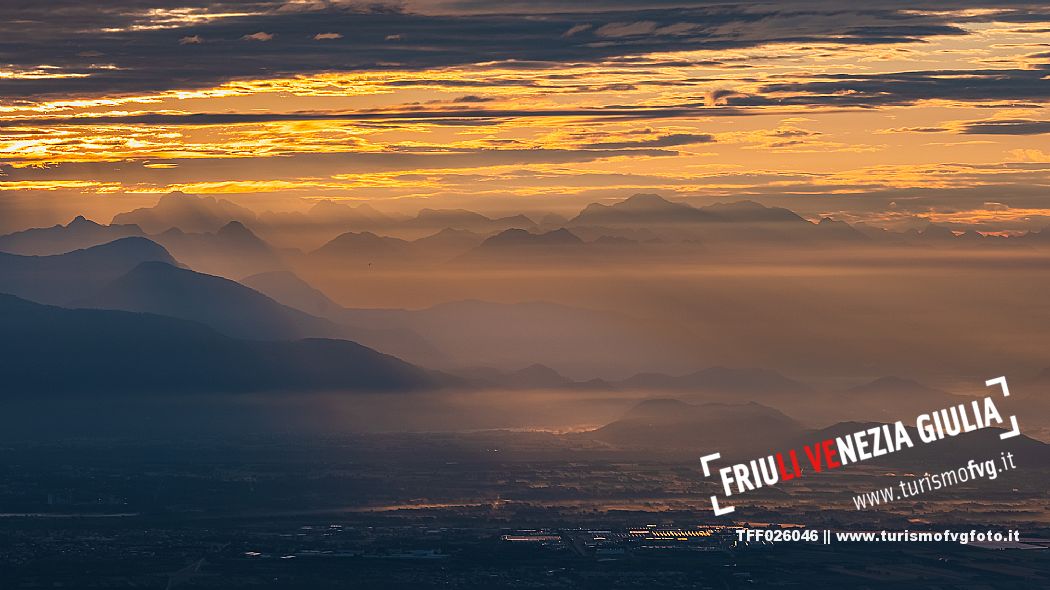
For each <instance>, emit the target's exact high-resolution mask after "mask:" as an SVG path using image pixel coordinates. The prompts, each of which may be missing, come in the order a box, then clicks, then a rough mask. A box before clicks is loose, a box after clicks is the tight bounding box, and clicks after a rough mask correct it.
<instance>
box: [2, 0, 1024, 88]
mask: <svg viewBox="0 0 1050 590" xmlns="http://www.w3.org/2000/svg"><path fill="white" fill-rule="evenodd" d="M493 4H496V3H487V8H486V9H481V8H478V9H477V11H476V12H470V3H455V2H450V3H449V2H446V3H442V2H433V3H428V2H408V3H407V4H404V5H398V6H395V7H389V6H384V5H377V4H371V5H367V6H363V5H359V4H352V3H346V2H327V3H324V6H326V8H324V9H321V10H316V9H312V8H310V6H312V4H311V5H304V4H301V3H286V2H283V1H274V0H256V1H248V2H208V1H204V0H182V1H179V2H173V1H161V0H130V1H126V2H115V1H112V0H110V1H101V2H79V1H78V2H73V1H72V0H55V1H53V2H6V3H5V6H4V9H3V10H4V18H3V19H2V20H0V63H3V64H9V65H8V67H9V68H10V69H12V70H13V71H15V72H31V71H37V70H38V69H39V68H40V67H41V66H49V67H53V68H57V69H54V70H48V71H49V72H60V73H64V74H75V75H76V74H79V75H83V76H82V77H67V78H59V79H55V78H42V77H23V78H19V77H5V78H0V97H3V99H4V100H6V101H16V100H31V99H38V98H41V97H50V96H70V95H77V96H85V95H95V94H114V93H137V92H146V91H157V90H165V89H172V88H194V87H208V86H213V85H215V84H218V83H221V82H225V81H229V80H233V79H244V78H260V77H266V76H274V75H285V74H309V73H313V72H320V71H360V70H369V69H379V68H428V67H441V66H454V65H463V64H470V63H478V62H489V61H502V60H514V63H516V64H518V65H519V66H521V65H524V66H525V67H533V68H535V67H543V66H544V64H563V63H579V62H594V61H601V60H607V59H616V58H620V57H623V56H628V55H638V54H642V53H647V52H656V51H669V50H684V49H699V48H703V49H725V48H741V47H755V46H759V45H764V44H768V43H775V42H796V43H816V42H830V43H839V44H873V43H913V42H918V41H921V40H922V39H923V38H927V37H930V36H936V35H960V34H964V31H963V30H962V29H960V28H959V27H958V26H957V25H955V24H953V22H952V19H951V18H949V15H943V14H923V13H919V12H915V11H912V10H908V9H910V8H914V6H915V4H914V3H896V4H891V3H887V2H875V3H873V4H869V3H866V4H865V7H864V8H859V7H850V8H847V9H843V8H842V7H841V5H837V4H836V5H833V4H830V3H828V4H824V3H821V2H816V3H814V2H808V3H799V2H791V1H788V2H781V3H752V2H741V3H736V4H723V3H714V2H680V3H656V4H648V3H642V2H613V3H604V4H603V8H602V9H598V8H596V7H595V6H592V5H590V4H588V5H587V6H586V10H585V11H584V10H581V7H580V6H579V4H574V3H569V2H565V3H555V4H553V5H551V6H552V11H550V12H544V13H543V14H541V15H536V14H521V13H516V12H515V11H516V10H517V11H522V10H524V9H523V8H521V6H523V5H517V6H515V5H507V8H505V9H504V12H500V11H499V10H497V9H495V8H493ZM548 4H549V5H550V3H548ZM952 4H957V3H952ZM959 4H967V3H959ZM970 5H971V6H977V5H978V4H977V3H972V4H970ZM479 6H480V5H479ZM1002 6H1003V4H1002V3H997V4H996V7H1000V8H1001V7H1002ZM428 9H433V10H431V11H429V12H428ZM223 13H226V14H236V15H238V16H228V17H224V18H212V17H214V16H215V15H218V14H223ZM1004 14H1006V13H1004ZM209 15H210V16H209ZM1007 16H1009V14H1006V15H1005V16H1004V17H1003V18H1007ZM320 33H325V34H328V35H329V38H326V39H324V40H322V41H318V40H317V39H315V37H316V36H317V35H318V34H320ZM336 33H337V34H339V35H341V37H338V38H335V37H334V36H332V35H333V34H336Z"/></svg>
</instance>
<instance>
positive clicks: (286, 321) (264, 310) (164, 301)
mask: <svg viewBox="0 0 1050 590" xmlns="http://www.w3.org/2000/svg"><path fill="white" fill-rule="evenodd" d="M71 307H89V308H95V309H115V310H122V311H135V312H145V313H154V314H158V315H166V316H171V317H175V318H181V319H185V320H193V321H196V322H200V323H202V324H205V325H207V326H210V327H212V328H214V329H215V330H217V331H219V332H222V333H223V334H226V335H228V336H234V337H237V338H249V339H253V340H298V339H300V338H309V337H323V338H337V337H340V336H342V335H343V334H344V330H342V329H341V328H340V327H339V326H337V325H335V324H334V323H332V322H330V321H328V320H324V319H321V318H317V317H313V316H311V315H309V314H306V313H303V312H301V311H299V310H297V309H292V308H290V307H285V306H284V305H281V304H280V303H277V302H276V301H274V300H273V299H270V298H269V297H267V296H266V295H263V294H262V293H259V292H257V291H254V290H252V289H250V288H248V287H245V286H244V285H241V284H239V283H236V282H234V281H231V280H228V279H224V278H222V277H217V276H212V275H207V274H202V273H199V272H194V271H192V270H187V269H183V268H176V267H174V266H171V265H170V264H165V263H163V262H146V263H143V264H140V265H139V266H137V267H135V268H134V269H132V270H131V271H130V272H128V273H127V274H125V275H124V276H122V277H119V278H117V279H116V280H114V281H113V282H111V283H109V284H108V285H106V286H105V287H103V288H102V289H101V290H100V291H98V292H97V293H95V294H94V295H91V296H89V297H85V298H83V299H80V300H77V301H74V302H72V303H71Z"/></svg>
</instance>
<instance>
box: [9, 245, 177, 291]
mask: <svg viewBox="0 0 1050 590" xmlns="http://www.w3.org/2000/svg"><path fill="white" fill-rule="evenodd" d="M143 262H163V263H166V264H170V265H175V264H177V263H176V262H175V259H174V258H172V257H171V255H170V254H168V251H167V250H165V249H164V248H163V247H162V246H160V245H159V244H156V243H154V242H151V241H150V240H147V239H146V238H138V237H130V238H122V239H119V240H115V241H113V242H109V243H108V244H102V245H101V246H94V247H92V248H86V249H84V250H74V251H73V252H68V253H66V254H59V255H54V256H19V255H16V254H3V253H0V293H9V294H11V295H17V296H19V297H22V298H25V299H30V300H32V301H36V302H39V303H47V304H53V305H65V304H67V303H69V302H70V301H72V300H74V299H77V298H81V297H84V296H86V295H88V294H91V293H94V292H96V291H97V290H99V289H100V288H102V287H103V286H104V285H106V284H107V283H109V282H111V281H113V280H114V279H116V278H117V277H120V276H121V275H124V274H125V273H127V272H128V271H130V270H131V269H133V268H135V267H136V266H138V265H140V264H142V263H143Z"/></svg>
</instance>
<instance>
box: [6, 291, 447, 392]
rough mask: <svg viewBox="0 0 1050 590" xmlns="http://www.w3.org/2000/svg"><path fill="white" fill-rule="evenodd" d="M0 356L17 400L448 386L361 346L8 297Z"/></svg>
mask: <svg viewBox="0 0 1050 590" xmlns="http://www.w3.org/2000/svg"><path fill="white" fill-rule="evenodd" d="M0 330H2V331H3V334H4V338H2V339H0V355H2V356H3V358H4V359H5V376H4V383H5V391H6V392H7V393H8V395H12V396H30V395H31V396H35V397H39V396H46V395H55V394H111V393H134V394H138V395H144V396H148V395H154V394H179V393H191V392H215V393H246V392H267V391H296V392H308V391H332V392H338V391H369V392H383V391H407V390H420V389H430V388H435V387H439V386H441V385H443V384H445V383H448V382H449V381H448V380H447V378H445V377H443V376H441V375H438V374H435V373H430V372H428V371H425V370H423V369H420V368H418V367H415V366H413V365H411V364H409V363H406V362H404V361H401V360H399V359H397V358H394V357H392V356H388V355H385V354H381V353H379V352H376V351H374V350H372V349H369V348H366V347H364V346H361V345H359V344H356V343H354V342H349V341H345V340H330V339H305V340H297V341H279V342H263V341H253V340H243V339H238V338H231V337H229V336H225V335H222V334H220V333H218V332H215V331H214V330H212V329H210V328H208V327H206V326H204V325H202V324H199V323H196V322H191V321H187V320H181V319H177V318H172V317H166V316H159V315H154V314H146V313H131V312H126V311H112V310H94V309H64V308H59V307H53V306H47V305H40V304H37V303H32V302H29V301H26V300H24V299H20V298H17V297H14V296H11V295H0Z"/></svg>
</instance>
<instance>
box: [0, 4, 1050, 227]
mask: <svg viewBox="0 0 1050 590" xmlns="http://www.w3.org/2000/svg"><path fill="white" fill-rule="evenodd" d="M0 12H2V15H3V17H4V18H2V19H0V218H2V221H0V228H2V229H7V230H13V229H19V228H21V227H27V226H33V225H44V224H51V223H59V222H66V221H68V219H69V218H70V217H71V216H72V215H73V214H75V213H86V214H88V215H89V216H91V217H93V218H95V219H96V220H98V221H102V222H108V221H109V218H110V217H111V216H112V215H113V214H114V213H116V212H119V211H123V210H128V209H131V208H134V207H139V206H144V205H149V204H152V203H153V202H155V201H156V200H157V198H158V197H159V196H160V195H162V194H165V193H168V192H171V191H175V190H179V191H184V192H187V193H195V194H210V195H216V196H222V197H224V198H229V199H232V200H235V201H236V202H238V203H241V204H246V205H248V206H250V207H252V208H254V209H256V210H260V211H261V210H275V211H280V210H298V209H302V208H305V207H307V206H309V204H311V203H312V202H315V201H317V200H321V199H337V200H347V201H350V202H369V203H371V204H373V205H374V206H376V207H377V208H379V209H381V210H389V211H405V212H411V211H415V210H418V209H420V208H424V207H430V208H442V207H462V208H469V209H473V210H478V211H483V212H490V213H516V212H521V211H524V212H529V211H555V212H563V213H572V212H575V211H577V210H578V209H579V208H581V207H582V206H584V205H586V204H587V203H589V202H594V201H608V200H613V199H618V198H623V197H626V196H629V195H631V194H635V193H658V194H661V195H664V196H667V197H671V198H678V199H681V200H683V201H685V202H689V203H692V204H696V205H704V204H709V203H712V202H716V201H729V200H737V199H752V200H756V201H759V202H762V203H765V204H769V205H777V206H784V207H788V208H791V209H793V210H795V211H798V212H799V213H801V214H803V215H804V216H806V217H809V218H812V219H817V218H819V217H822V216H832V217H834V218H836V219H841V220H845V221H851V222H857V221H865V222H869V223H876V224H882V225H885V226H887V227H904V226H907V225H909V224H911V225H914V224H915V223H919V222H921V223H925V222H931V221H932V222H937V223H943V224H948V225H951V224H959V225H960V226H963V225H966V226H975V227H977V228H979V229H981V230H982V231H987V232H1021V231H1025V230H1030V229H1039V228H1042V227H1044V226H1047V225H1050V207H1048V205H1047V199H1046V195H1047V190H1048V185H1050V144H1048V141H1047V140H1048V138H1050V116H1048V115H1047V113H1046V107H1047V103H1048V98H1050V7H1047V6H1046V5H1045V3H1025V2H1009V1H1007V2H1002V1H998V2H991V1H973V0H944V1H938V2H932V1H921V0H920V1H911V2H891V1H887V0H869V1H867V2H864V3H842V2H830V1H820V0H812V1H800V0H783V1H779V2H748V1H742V2H715V1H693V2H685V1H682V2H673V1H659V0H658V1H650V2H642V1H638V0H614V1H609V2H569V1H566V0H532V1H529V2H519V1H516V0H510V1H501V2H481V1H477V0H408V1H404V2H391V3H388V2H371V3H368V2H346V1H341V0H285V1H270V0H258V1H245V2H213V1H207V0H184V1H181V2H179V1H162V0H134V1H124V2H117V1H107V0H102V1H98V2H79V1H76V2H74V1H72V0H55V1H52V2H46V3H45V2H24V1H10V2H5V3H4V6H3V8H0Z"/></svg>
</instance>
